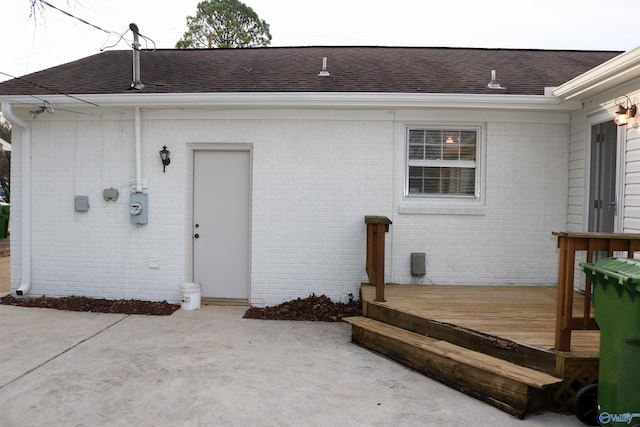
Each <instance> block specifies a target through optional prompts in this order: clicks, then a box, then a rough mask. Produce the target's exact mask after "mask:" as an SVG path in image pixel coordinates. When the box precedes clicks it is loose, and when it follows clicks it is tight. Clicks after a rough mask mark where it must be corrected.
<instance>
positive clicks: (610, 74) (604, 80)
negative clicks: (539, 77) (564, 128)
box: [553, 46, 640, 101]
mask: <svg viewBox="0 0 640 427" xmlns="http://www.w3.org/2000/svg"><path fill="white" fill-rule="evenodd" d="M637 77H640V46H638V47H636V48H634V49H632V50H630V51H628V52H625V53H623V54H620V55H618V56H616V57H615V58H612V59H610V60H609V61H607V62H605V63H604V64H600V65H598V66H597V67H595V68H593V69H591V70H589V71H587V72H586V73H584V74H581V75H579V76H578V77H576V78H574V79H572V80H569V81H568V82H566V83H564V84H562V85H561V86H558V87H557V88H556V89H555V90H554V91H553V94H554V95H555V96H556V97H558V98H560V99H561V100H563V101H566V100H576V101H577V100H583V99H586V98H589V97H591V96H593V95H596V94H598V93H601V92H604V91H606V90H608V89H612V88H614V87H616V86H618V85H620V84H622V83H624V82H627V81H629V80H631V79H634V78H637Z"/></svg>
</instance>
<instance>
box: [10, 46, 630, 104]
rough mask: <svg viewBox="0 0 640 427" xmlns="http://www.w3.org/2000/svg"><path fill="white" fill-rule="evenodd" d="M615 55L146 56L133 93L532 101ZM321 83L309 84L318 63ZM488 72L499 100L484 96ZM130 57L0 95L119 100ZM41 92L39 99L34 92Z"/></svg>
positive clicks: (14, 84)
mask: <svg viewBox="0 0 640 427" xmlns="http://www.w3.org/2000/svg"><path fill="white" fill-rule="evenodd" d="M620 53H621V52H607V51H568V50H531V49H466V48H412V47H283V48H277V47H276V48H249V49H206V50H204V49H203V50H200V49H194V50H175V49H167V50H156V51H152V52H143V53H142V54H141V55H140V56H141V80H142V82H143V83H144V84H145V88H144V89H143V90H142V91H141V92H142V93H206V92H385V93H465V94H488V93H492V94H493V93H507V94H522V95H542V94H543V93H544V88H545V87H550V86H558V85H560V84H562V83H565V82H567V81H568V80H571V79H572V78H574V77H576V76H578V75H580V74H582V73H584V72H586V71H588V70H590V69H591V68H594V67H595V66H597V65H599V64H601V63H603V62H605V61H607V60H609V59H611V58H613V57H615V56H617V55H619V54H620ZM323 57H326V58H327V60H328V67H327V69H328V71H329V72H330V73H331V76H330V77H319V76H318V73H319V72H320V70H321V68H322V58H323ZM491 70H496V71H497V80H498V82H499V83H500V84H502V85H503V86H506V87H507V89H506V90H491V89H488V88H487V83H488V82H489V80H490V76H491ZM131 80H132V53H131V51H129V50H126V51H125V50H120V51H107V52H103V53H100V54H97V55H93V56H89V57H87V58H83V59H80V60H78V61H74V62H70V63H68V64H64V65H60V66H57V67H53V68H49V69H47V70H43V71H40V72H37V73H32V74H28V75H26V76H23V77H22V78H21V79H13V80H9V81H6V82H4V83H1V84H0V95H42V94H50V93H65V94H112V93H126V92H127V91H128V90H129V86H130V84H131ZM44 88H47V89H48V90H47V89H44Z"/></svg>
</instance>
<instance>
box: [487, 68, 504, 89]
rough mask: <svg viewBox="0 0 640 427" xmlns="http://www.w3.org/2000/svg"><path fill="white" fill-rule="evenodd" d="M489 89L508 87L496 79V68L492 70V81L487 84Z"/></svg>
mask: <svg viewBox="0 0 640 427" xmlns="http://www.w3.org/2000/svg"><path fill="white" fill-rule="evenodd" d="M487 87H488V88H489V89H506V87H504V86H502V85H501V84H500V83H498V81H497V80H496V70H491V81H490V82H489V84H488V85H487Z"/></svg>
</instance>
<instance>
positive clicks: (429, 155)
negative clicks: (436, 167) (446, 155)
mask: <svg viewBox="0 0 640 427" xmlns="http://www.w3.org/2000/svg"><path fill="white" fill-rule="evenodd" d="M425 159H426V160H440V159H442V145H441V144H437V145H427V146H426V147H425Z"/></svg>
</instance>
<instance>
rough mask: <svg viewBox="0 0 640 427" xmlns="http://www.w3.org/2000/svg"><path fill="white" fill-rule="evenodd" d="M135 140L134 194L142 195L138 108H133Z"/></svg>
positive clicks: (140, 139) (140, 138)
mask: <svg viewBox="0 0 640 427" xmlns="http://www.w3.org/2000/svg"><path fill="white" fill-rule="evenodd" d="M135 139H136V193H142V137H141V132H140V107H136V108H135Z"/></svg>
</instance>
